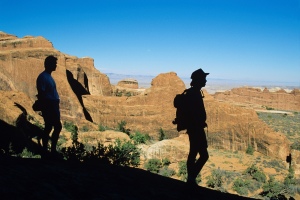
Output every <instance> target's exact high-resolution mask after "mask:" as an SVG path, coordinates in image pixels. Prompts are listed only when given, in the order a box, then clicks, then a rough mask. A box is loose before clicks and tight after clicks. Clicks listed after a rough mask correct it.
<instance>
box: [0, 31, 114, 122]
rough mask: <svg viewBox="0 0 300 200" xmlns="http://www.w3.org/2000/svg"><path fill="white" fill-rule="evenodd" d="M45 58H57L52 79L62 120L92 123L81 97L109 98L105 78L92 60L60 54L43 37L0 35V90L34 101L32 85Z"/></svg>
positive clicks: (33, 85)
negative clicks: (79, 120) (91, 95)
mask: <svg viewBox="0 0 300 200" xmlns="http://www.w3.org/2000/svg"><path fill="white" fill-rule="evenodd" d="M48 55H55V56H57V57H58V67H57V71H55V72H54V73H53V74H52V75H53V77H54V79H55V81H56V84H57V89H58V93H59V95H60V98H61V104H60V106H61V115H62V118H64V119H73V120H75V119H76V120H77V119H87V120H89V121H92V119H91V117H90V116H89V114H88V113H87V112H86V110H85V108H84V105H83V103H82V98H81V95H83V94H93V95H111V92H112V89H111V85H110V82H109V79H108V77H107V76H106V75H104V74H102V73H100V72H99V71H98V70H97V69H95V67H94V65H93V59H92V58H77V57H74V56H69V55H66V54H63V53H61V52H59V51H58V50H56V49H55V48H54V47H53V45H52V43H51V42H50V41H48V40H46V39H45V38H43V37H32V36H26V37H24V38H17V37H16V36H13V35H10V34H6V33H3V32H0V90H6V91H20V92H24V93H25V94H27V95H28V96H29V98H30V99H31V100H34V99H35V95H36V93H37V91H36V88H35V81H36V78H37V76H38V75H39V73H41V72H42V71H43V70H44V59H45V58H46V57H47V56H48Z"/></svg>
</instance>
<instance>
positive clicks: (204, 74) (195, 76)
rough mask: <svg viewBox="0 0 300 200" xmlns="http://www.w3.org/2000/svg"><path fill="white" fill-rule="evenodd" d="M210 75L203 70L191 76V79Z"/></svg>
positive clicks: (198, 70)
mask: <svg viewBox="0 0 300 200" xmlns="http://www.w3.org/2000/svg"><path fill="white" fill-rule="evenodd" d="M208 74H209V73H205V72H204V71H203V70H202V69H201V68H200V69H197V70H196V71H194V72H193V73H192V75H191V79H197V78H205V77H206V76H207V75H208Z"/></svg>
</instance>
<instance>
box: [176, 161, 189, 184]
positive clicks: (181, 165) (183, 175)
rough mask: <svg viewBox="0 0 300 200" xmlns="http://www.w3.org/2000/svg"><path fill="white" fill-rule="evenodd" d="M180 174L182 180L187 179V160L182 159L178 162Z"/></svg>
mask: <svg viewBox="0 0 300 200" xmlns="http://www.w3.org/2000/svg"><path fill="white" fill-rule="evenodd" d="M178 168H179V169H178V174H177V175H178V176H179V177H180V178H181V180H182V181H186V180H187V166H186V161H180V162H179V163H178Z"/></svg>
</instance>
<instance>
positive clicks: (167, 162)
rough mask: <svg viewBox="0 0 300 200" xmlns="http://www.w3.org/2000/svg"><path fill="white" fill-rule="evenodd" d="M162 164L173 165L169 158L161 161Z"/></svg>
mask: <svg viewBox="0 0 300 200" xmlns="http://www.w3.org/2000/svg"><path fill="white" fill-rule="evenodd" d="M161 163H162V165H163V166H169V165H170V164H171V162H170V160H169V159H168V158H163V159H162V160H161Z"/></svg>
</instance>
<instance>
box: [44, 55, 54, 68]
mask: <svg viewBox="0 0 300 200" xmlns="http://www.w3.org/2000/svg"><path fill="white" fill-rule="evenodd" d="M56 64H57V58H56V57H54V56H48V57H47V58H46V59H45V62H44V67H45V69H46V70H48V71H55V69H56Z"/></svg>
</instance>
